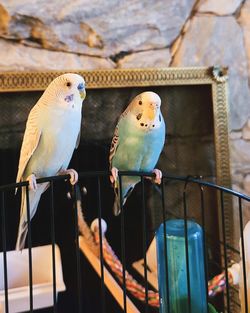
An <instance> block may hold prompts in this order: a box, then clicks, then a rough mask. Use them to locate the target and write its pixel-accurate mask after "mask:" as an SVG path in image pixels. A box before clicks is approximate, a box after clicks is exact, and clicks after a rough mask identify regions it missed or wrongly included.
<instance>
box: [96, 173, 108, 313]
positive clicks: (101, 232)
mask: <svg viewBox="0 0 250 313" xmlns="http://www.w3.org/2000/svg"><path fill="white" fill-rule="evenodd" d="M97 191H98V223H99V227H98V228H99V238H100V239H99V240H100V267H101V297H102V313H105V312H106V301H105V284H104V258H103V244H102V242H103V240H102V237H103V229H102V202H101V182H100V176H98V177H97Z"/></svg>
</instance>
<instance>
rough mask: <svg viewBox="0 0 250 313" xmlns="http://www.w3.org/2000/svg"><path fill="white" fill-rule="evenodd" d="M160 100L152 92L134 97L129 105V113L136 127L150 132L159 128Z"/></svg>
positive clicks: (160, 118)
mask: <svg viewBox="0 0 250 313" xmlns="http://www.w3.org/2000/svg"><path fill="white" fill-rule="evenodd" d="M160 107H161V98H160V97H159V96H158V95H157V94H156V93H155V92H153V91H146V92H143V93H141V94H139V95H138V96H136V97H135V98H134V99H133V100H132V102H131V103H130V108H129V110H130V112H131V113H132V115H133V119H134V121H135V122H136V126H137V127H138V128H140V129H142V130H145V131H150V130H154V129H157V128H158V127H160V125H161V123H162V116H161V111H160Z"/></svg>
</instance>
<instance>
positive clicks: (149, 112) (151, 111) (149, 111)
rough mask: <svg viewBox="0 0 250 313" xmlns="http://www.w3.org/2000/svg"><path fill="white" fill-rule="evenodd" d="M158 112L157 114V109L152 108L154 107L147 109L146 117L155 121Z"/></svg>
mask: <svg viewBox="0 0 250 313" xmlns="http://www.w3.org/2000/svg"><path fill="white" fill-rule="evenodd" d="M156 112H157V109H156V108H155V107H153V106H152V107H149V108H147V110H146V112H145V115H146V116H147V117H148V119H149V120H150V121H153V120H154V119H155V116H156Z"/></svg>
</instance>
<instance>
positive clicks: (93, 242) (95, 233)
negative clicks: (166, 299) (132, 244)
mask: <svg viewBox="0 0 250 313" xmlns="http://www.w3.org/2000/svg"><path fill="white" fill-rule="evenodd" d="M77 213H78V227H79V232H80V234H81V235H82V236H83V238H84V239H85V241H86V243H87V244H88V246H89V248H90V249H91V250H92V252H93V253H94V254H95V255H96V256H98V257H99V255H100V247H99V246H100V240H99V229H98V223H96V224H95V227H93V229H92V230H91V229H90V227H89V226H88V224H87V223H86V221H85V219H84V215H83V212H82V206H81V200H80V199H79V198H78V199H77ZM102 245H103V246H102V249H103V257H104V260H105V262H106V263H107V265H108V266H109V267H110V269H111V270H112V272H113V273H114V274H115V276H116V277H117V279H118V280H119V282H120V283H121V284H122V283H123V266H122V264H121V262H120V261H119V259H118V257H117V256H116V254H115V253H114V251H113V250H112V248H111V246H110V245H109V243H108V241H107V239H106V237H105V236H104V234H103V237H102ZM228 279H229V284H233V277H232V274H231V273H230V271H229V272H228ZM125 280H126V281H125V284H126V289H127V290H128V291H129V292H130V293H131V294H132V295H133V296H134V297H135V298H137V299H139V300H140V301H142V302H145V301H146V295H145V288H144V287H143V286H142V285H140V284H139V283H138V282H137V281H136V280H135V279H134V278H133V276H132V275H130V274H129V273H128V271H125ZM225 288H226V277H225V273H221V274H219V275H217V276H215V277H214V278H212V279H211V280H210V281H209V282H208V295H209V297H214V296H215V295H216V294H218V293H220V292H222V291H224V290H225ZM148 304H149V305H150V306H152V307H159V293H158V292H155V291H152V290H148Z"/></svg>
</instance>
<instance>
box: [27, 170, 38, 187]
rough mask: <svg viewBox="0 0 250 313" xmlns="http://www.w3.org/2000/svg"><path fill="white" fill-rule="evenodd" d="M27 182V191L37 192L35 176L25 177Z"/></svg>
mask: <svg viewBox="0 0 250 313" xmlns="http://www.w3.org/2000/svg"><path fill="white" fill-rule="evenodd" d="M27 181H28V182H29V189H30V190H32V191H36V190H37V182H36V176H35V174H31V175H30V176H28V177H27Z"/></svg>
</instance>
